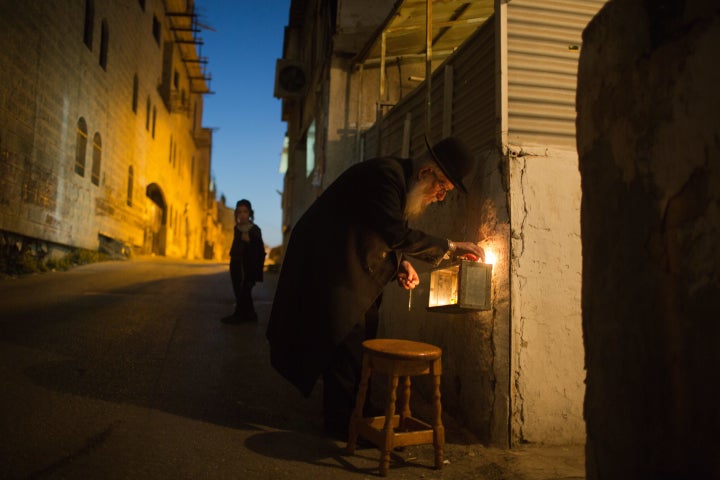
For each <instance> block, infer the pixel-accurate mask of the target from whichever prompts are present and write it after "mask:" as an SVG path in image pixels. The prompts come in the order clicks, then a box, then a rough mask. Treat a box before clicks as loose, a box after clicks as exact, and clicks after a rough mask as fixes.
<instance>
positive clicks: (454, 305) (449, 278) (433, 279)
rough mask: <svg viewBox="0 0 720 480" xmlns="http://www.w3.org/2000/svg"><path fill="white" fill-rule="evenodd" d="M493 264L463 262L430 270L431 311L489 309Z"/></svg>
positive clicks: (429, 305) (450, 311)
mask: <svg viewBox="0 0 720 480" xmlns="http://www.w3.org/2000/svg"><path fill="white" fill-rule="evenodd" d="M491 279H492V265H491V264H488V263H479V262H471V261H469V260H460V261H459V262H455V263H452V264H450V265H447V266H444V267H439V268H435V269H434V270H431V271H430V295H429V299H428V307H427V309H428V310H429V311H431V312H446V313H459V312H466V311H471V310H489V309H490V281H491Z"/></svg>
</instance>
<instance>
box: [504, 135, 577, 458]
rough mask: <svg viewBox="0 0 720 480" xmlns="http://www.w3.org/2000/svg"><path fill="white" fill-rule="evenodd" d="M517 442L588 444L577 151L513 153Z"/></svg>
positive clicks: (514, 426)
mask: <svg viewBox="0 0 720 480" xmlns="http://www.w3.org/2000/svg"><path fill="white" fill-rule="evenodd" d="M508 162H509V172H510V175H509V178H510V210H511V214H510V217H511V229H512V260H511V264H512V267H511V279H510V282H511V292H512V293H511V294H510V297H511V300H512V342H511V345H512V347H511V348H512V355H511V372H512V376H513V380H512V382H511V385H512V406H513V411H512V417H511V418H512V423H511V428H512V441H513V444H518V443H521V442H533V443H544V444H571V443H583V442H584V441H585V424H584V421H583V416H582V403H583V396H584V393H585V385H584V379H585V372H584V365H583V354H584V351H583V343H582V323H581V311H580V291H581V273H582V255H581V252H580V176H579V173H578V170H577V154H576V153H575V152H574V151H563V150H551V149H547V148H543V147H536V148H532V147H529V146H524V147H523V148H522V149H519V148H515V149H513V148H511V149H510V155H509V158H508Z"/></svg>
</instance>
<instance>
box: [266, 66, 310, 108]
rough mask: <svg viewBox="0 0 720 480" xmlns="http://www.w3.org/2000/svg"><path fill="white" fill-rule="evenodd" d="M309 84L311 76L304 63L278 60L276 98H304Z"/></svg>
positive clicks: (276, 67)
mask: <svg viewBox="0 0 720 480" xmlns="http://www.w3.org/2000/svg"><path fill="white" fill-rule="evenodd" d="M309 83H310V76H309V75H308V71H307V68H306V67H305V65H304V64H303V63H302V62H300V61H298V60H288V59H286V58H280V59H278V61H277V63H276V65H275V93H274V95H275V97H277V98H300V97H303V96H304V95H305V92H306V91H307V88H308V84H309Z"/></svg>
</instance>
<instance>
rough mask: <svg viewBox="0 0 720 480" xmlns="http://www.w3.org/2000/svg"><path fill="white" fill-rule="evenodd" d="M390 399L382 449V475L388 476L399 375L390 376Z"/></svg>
mask: <svg viewBox="0 0 720 480" xmlns="http://www.w3.org/2000/svg"><path fill="white" fill-rule="evenodd" d="M388 380H389V381H388V399H387V404H386V405H385V426H384V427H383V435H384V438H383V444H382V447H381V448H380V475H381V476H383V477H384V476H387V474H388V469H389V468H390V452H391V451H392V449H393V443H394V440H395V429H394V427H393V417H394V416H395V402H396V401H397V393H396V392H397V387H398V377H397V375H390V376H389V378H388Z"/></svg>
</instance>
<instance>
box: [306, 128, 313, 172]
mask: <svg viewBox="0 0 720 480" xmlns="http://www.w3.org/2000/svg"><path fill="white" fill-rule="evenodd" d="M305 148H306V150H305V175H306V176H307V177H309V176H310V174H311V173H312V172H313V170H315V120H313V121H312V123H311V124H310V127H308V131H307V139H306V141H305Z"/></svg>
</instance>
